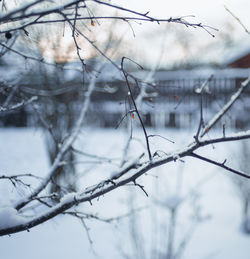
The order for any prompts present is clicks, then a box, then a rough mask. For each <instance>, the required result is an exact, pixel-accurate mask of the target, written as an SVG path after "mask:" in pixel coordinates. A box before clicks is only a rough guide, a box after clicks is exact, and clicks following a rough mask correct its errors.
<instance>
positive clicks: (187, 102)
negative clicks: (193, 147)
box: [0, 0, 250, 259]
mask: <svg viewBox="0 0 250 259" xmlns="http://www.w3.org/2000/svg"><path fill="white" fill-rule="evenodd" d="M112 3H114V4H119V5H122V6H123V7H127V8H131V9H135V10H137V11H139V12H142V13H146V12H147V11H150V15H151V16H155V17H158V18H159V17H162V18H169V17H173V18H175V17H180V16H181V17H184V19H185V20H187V21H188V22H190V23H197V24H199V23H200V22H201V23H202V24H204V25H207V26H208V27H204V28H205V29H206V30H204V29H202V28H199V27H197V28H192V27H186V26H185V25H183V24H174V23H167V24H166V23H162V24H157V23H156V24H154V23H149V22H133V21H132V22H124V21H111V20H107V21H104V20H98V19H94V20H93V21H91V23H90V21H82V22H79V24H78V26H79V28H80V30H81V31H82V32H83V33H84V35H86V36H87V37H88V38H89V39H91V41H92V42H95V44H96V46H97V47H98V48H100V49H101V50H102V51H103V53H104V54H105V55H106V56H108V57H109V58H110V59H111V60H113V62H114V63H115V64H117V65H120V63H121V58H122V57H123V56H126V57H128V58H130V59H132V60H133V61H135V62H136V63H138V64H140V65H141V66H142V67H143V70H142V69H140V68H139V67H138V65H137V64H136V63H134V62H130V61H128V62H126V71H129V72H130V73H131V74H133V75H134V76H136V77H137V78H139V81H138V82H139V85H136V84H135V83H132V84H131V85H132V87H133V88H132V90H133V94H134V96H135V98H136V101H137V104H138V108H139V110H140V112H141V114H142V118H143V121H144V124H145V126H146V127H147V129H148V132H149V134H152V135H154V137H152V138H151V139H150V145H151V148H152V151H153V152H157V153H158V154H161V152H162V153H165V152H171V151H172V150H175V149H176V148H178V147H180V146H182V145H183V144H187V143H188V142H189V141H190V139H193V135H194V134H195V133H196V130H197V127H198V123H199V119H200V114H199V107H200V102H199V98H198V95H197V89H199V88H200V87H201V86H202V84H203V83H204V82H206V80H208V79H209V82H208V85H207V87H206V89H205V94H204V107H203V109H204V120H205V123H206V122H207V121H208V120H209V119H210V118H211V117H212V116H213V114H215V113H216V112H217V111H218V110H219V109H220V108H221V107H222V106H223V105H224V104H225V103H226V102H227V101H228V100H229V99H230V97H231V95H232V94H233V93H234V91H235V90H236V89H237V88H238V87H239V85H240V83H241V82H242V81H243V80H244V79H246V78H247V77H248V76H249V74H250V34H249V32H248V31H247V30H248V29H249V30H250V21H249V19H248V13H249V9H250V3H249V1H246V0H245V1H243V0H242V1H237V2H236V1H233V0H228V1H215V0H211V1H209V2H204V1H194V0H190V1H188V2H184V1H174V2H170V1H160V0H155V1H154V2H152V1H148V0H144V1H130V0H127V1H126V2H123V1H112ZM12 4H13V3H7V5H9V8H10V9H11V8H14V6H15V5H18V4H20V1H15V5H13V6H12ZM48 5H49V4H48ZM89 8H90V10H91V12H92V13H93V14H94V15H95V16H98V15H102V14H103V13H105V15H111V16H112V15H119V12H118V11H116V12H115V13H114V12H113V11H112V10H110V9H109V8H108V7H103V6H102V7H99V8H97V7H96V6H94V5H93V6H92V5H91V3H90V6H89ZM2 10H4V7H3V6H2ZM193 16H195V17H193ZM234 16H235V17H234ZM237 18H238V19H239V20H237ZM71 34H72V32H71V30H70V28H68V27H67V26H65V24H60V25H46V26H44V25H37V26H33V27H30V28H29V30H28V34H27V33H25V32H24V33H13V35H11V37H6V35H1V38H0V41H1V43H4V44H6V45H8V46H11V47H13V49H15V50H16V52H18V53H19V54H18V53H16V52H13V51H6V49H5V48H3V47H2V48H1V57H0V77H1V82H0V86H1V93H0V100H1V106H2V107H3V108H4V107H7V106H9V105H15V104H16V103H18V102H20V100H23V98H24V96H25V98H27V99H28V98H32V96H38V100H39V101H38V102H37V103H32V104H30V105H25V106H22V107H21V108H20V109H13V110H8V111H4V109H2V110H1V113H0V126H1V128H0V143H1V148H0V172H2V173H4V174H11V175H13V174H18V173H32V174H35V175H37V176H38V177H41V178H42V177H44V176H45V172H47V171H48V169H49V166H50V165H51V163H52V162H53V160H54V159H55V156H56V154H57V152H58V149H59V143H62V141H64V140H65V139H66V138H67V136H68V134H69V132H70V131H71V130H72V129H73V127H74V125H75V122H76V121H77V118H78V117H79V111H80V108H81V105H82V103H83V102H84V99H85V97H86V92H87V89H88V88H87V86H88V85H89V84H90V83H93V84H95V88H94V92H93V94H92V96H91V103H90V105H89V107H88V112H87V114H86V118H85V120H84V124H83V126H82V129H81V133H80V136H79V138H78V139H77V141H76V143H75V144H74V148H72V149H71V150H70V152H68V153H67V156H66V157H65V161H66V162H67V163H65V166H62V167H60V169H59V170H58V172H57V174H56V177H55V179H54V182H53V184H51V185H50V186H49V187H48V190H46V191H47V192H48V193H53V192H56V193H58V194H59V195H60V197H62V196H63V195H64V194H65V193H68V192H73V191H78V190H83V189H84V188H85V187H88V186H90V185H93V184H95V183H96V181H97V180H100V181H101V180H103V179H105V178H106V177H109V176H110V175H111V174H112V172H114V171H115V170H116V169H117V168H120V167H121V166H122V165H123V164H124V163H125V162H126V161H129V159H131V158H133V157H134V156H135V155H136V156H137V155H139V154H140V152H141V151H143V150H145V149H146V148H145V143H144V139H143V133H142V130H141V129H140V126H139V121H138V118H137V117H136V114H133V113H129V111H130V110H131V101H130V100H129V98H128V90H127V88H126V85H125V83H124V78H123V75H122V74H121V73H120V72H118V71H117V69H116V68H115V66H114V65H113V64H111V63H110V62H107V60H105V59H104V58H103V56H100V54H99V53H98V52H97V51H96V49H95V48H93V47H91V44H89V42H87V41H86V40H84V39H83V38H81V37H80V36H79V39H78V44H79V46H80V47H81V48H80V50H79V53H80V55H81V57H82V58H83V59H84V61H85V63H86V67H87V69H86V71H85V72H84V73H83V72H82V70H80V69H79V68H81V67H82V64H81V62H80V61H79V59H78V55H77V53H76V49H75V45H74V42H73V41H72V38H71ZM214 36H215V37H214ZM20 53H22V55H20ZM30 57H35V58H36V59H39V60H40V61H42V62H37V60H34V59H32V58H30ZM46 63H52V64H53V66H51V65H48V64H46ZM7 85H8V86H12V87H7ZM142 91H143V93H144V95H143V96H142V94H141V93H142ZM249 94H250V91H249V90H246V91H245V92H244V94H243V95H242V97H241V99H240V100H238V101H237V103H236V104H235V105H234V106H233V109H232V110H231V111H230V112H229V113H228V114H227V115H226V116H224V117H223V118H222V120H221V121H220V123H219V124H218V125H217V126H216V128H215V129H213V131H211V132H210V133H209V134H211V136H221V134H222V132H223V131H226V133H228V132H235V131H238V130H246V129H248V128H249V115H248V114H249V110H250V105H249ZM51 136H53V139H54V140H56V141H55V142H54V141H53V140H52V137H51ZM128 139H132V141H131V143H130V144H129V145H128ZM169 140H170V141H169ZM173 141H174V143H173ZM249 149H250V147H249V141H239V142H237V143H236V142H235V143H231V144H217V145H215V146H213V147H208V148H206V149H205V150H201V153H202V154H203V155H206V156H208V157H211V158H214V159H216V160H219V161H224V160H225V159H227V160H228V163H229V165H230V166H232V167H235V168H237V169H239V170H243V171H246V172H247V171H248V170H249V166H248V159H249V154H250V150H249ZM86 154H87V155H86ZM38 182H39V180H37V179H33V180H30V184H31V186H32V187H31V188H28V187H27V186H23V185H18V186H13V184H12V183H11V182H5V181H2V182H0V203H1V204H2V205H3V206H4V205H5V204H7V200H9V199H10V201H14V200H16V199H19V198H20V197H24V196H25V195H26V194H27V193H29V192H30V191H31V190H32V188H33V186H36V185H37V184H38ZM139 183H140V184H141V185H143V186H144V187H145V190H146V192H147V193H148V197H147V196H146V195H145V193H143V191H141V190H140V189H139V188H135V187H134V186H132V185H131V186H129V185H128V186H125V187H122V188H120V189H117V190H115V191H114V192H112V193H110V194H107V195H105V196H104V197H102V198H100V199H98V200H96V201H94V202H93V205H90V204H83V205H79V207H78V208H79V209H81V211H83V220H79V219H77V218H74V217H71V216H58V217H56V218H54V219H52V220H51V221H49V222H47V223H45V224H42V225H40V226H37V227H35V228H33V229H31V230H30V232H29V233H28V232H27V233H17V234H15V235H11V236H6V237H2V238H1V240H0V251H1V258H3V259H7V258H8V259H16V258H26V259H29V258H34V257H36V258H38V259H39V258H60V259H67V258H69V257H71V258H75V259H78V258H79V259H80V258H87V259H88V258H89V259H92V258H131V259H132V258H133V259H134V258H136V259H162V258H166V259H187V258H193V259H210V258H215V259H234V258H241V259H248V258H249V254H250V246H249V244H250V209H249V201H250V191H249V182H248V181H247V180H245V179H241V178H239V177H234V176H232V175H230V174H229V173H228V172H225V171H223V170H222V169H218V168H215V167H213V166H212V165H207V164H204V163H202V162H200V161H196V160H194V159H192V158H185V160H184V161H182V160H178V161H176V162H174V163H172V164H168V165H164V166H161V167H160V168H157V169H154V170H152V171H150V172H149V173H148V174H147V175H144V176H143V177H141V179H140V180H139ZM78 208H77V209H78ZM39 210H42V208H38V209H35V210H34V212H37V211H39Z"/></svg>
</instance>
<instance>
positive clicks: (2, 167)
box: [0, 129, 250, 259]
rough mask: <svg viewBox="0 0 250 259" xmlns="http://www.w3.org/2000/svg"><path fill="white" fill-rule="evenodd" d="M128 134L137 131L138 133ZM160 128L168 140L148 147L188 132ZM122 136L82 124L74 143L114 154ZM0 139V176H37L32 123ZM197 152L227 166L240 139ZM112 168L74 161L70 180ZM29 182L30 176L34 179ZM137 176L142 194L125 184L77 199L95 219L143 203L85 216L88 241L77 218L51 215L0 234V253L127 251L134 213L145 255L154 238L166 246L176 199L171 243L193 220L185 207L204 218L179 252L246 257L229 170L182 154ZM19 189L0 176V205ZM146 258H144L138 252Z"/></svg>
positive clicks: (247, 243)
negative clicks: (87, 199)
mask: <svg viewBox="0 0 250 259" xmlns="http://www.w3.org/2000/svg"><path fill="white" fill-rule="evenodd" d="M149 131H150V130H149ZM149 133H151V132H149ZM152 133H155V132H152ZM136 134H138V135H139V136H140V135H141V136H142V137H143V135H142V134H139V132H136ZM160 134H161V135H162V136H164V137H166V138H169V139H172V140H175V141H176V143H175V144H171V143H169V142H167V141H166V140H163V139H162V138H157V137H155V138H152V139H151V146H152V149H153V151H156V150H159V149H160V150H164V151H169V150H170V149H173V148H175V147H176V146H178V145H179V144H182V143H183V142H188V140H189V139H191V138H192V135H193V133H192V132H188V131H173V130H171V131H170V130H161V131H160ZM126 138H127V136H126V133H125V131H122V130H98V129H86V130H85V131H83V133H82V136H81V139H80V140H79V142H78V143H77V146H78V148H82V149H84V150H85V151H88V152H90V153H97V154H98V155H101V156H111V157H118V156H119V155H120V154H121V152H122V148H121V147H122V146H123V145H124V143H125V142H126ZM0 143H1V148H0V175H2V174H5V175H8V174H12V175H14V174H18V173H33V174H36V175H38V176H41V177H42V176H43V175H44V173H45V172H46V171H47V169H48V166H49V165H48V158H47V154H46V150H45V146H44V141H43V135H42V132H41V131H40V130H35V129H1V130H0ZM138 143H139V142H138ZM136 145H137V146H136V148H135V149H134V150H133V151H132V153H133V152H135V154H136V153H137V152H138V154H139V152H140V151H139V149H140V148H141V147H140V144H136ZM200 153H202V154H206V155H208V156H209V157H213V158H215V159H217V160H220V161H223V160H224V159H225V158H228V160H231V161H232V165H234V166H236V167H237V166H238V165H237V159H236V158H237V157H239V154H240V145H239V144H237V143H232V144H226V145H217V146H215V147H214V148H213V147H208V148H206V149H204V150H201V151H200ZM85 162H86V161H85ZM114 170H115V166H111V165H101V164H100V165H99V166H98V167H97V168H94V170H93V169H92V165H91V164H86V163H82V164H81V163H80V164H79V165H78V171H79V175H80V176H82V177H80V180H79V183H78V187H79V188H84V187H85V186H88V185H91V184H92V183H95V182H96V179H103V178H105V177H106V176H107V175H110V173H112V172H113V171H114ZM90 172H91V173H90ZM33 181H34V183H35V180H33ZM139 183H140V184H143V185H144V186H145V190H146V191H147V193H148V194H149V197H146V195H145V194H144V193H143V192H142V191H141V190H140V189H139V188H135V187H134V186H128V187H122V188H120V189H118V190H116V191H114V192H113V193H110V194H107V195H105V196H104V197H102V198H100V199H99V200H96V201H94V202H93V205H92V206H91V205H90V204H84V205H82V210H83V211H86V212H92V213H95V214H97V215H98V216H100V217H102V218H110V217H113V216H118V215H124V214H126V213H127V211H129V210H130V209H132V208H143V210H142V211H141V212H136V213H135V214H134V216H133V217H125V218H122V219H120V220H119V221H114V222H113V223H112V224H108V223H104V222H99V221H97V220H93V219H92V220H86V222H85V223H86V225H87V227H88V228H89V229H90V230H89V234H90V238H91V239H92V240H93V244H92V245H90V242H89V240H88V237H87V235H86V231H85V228H84V227H83V226H82V224H81V223H80V222H79V221H78V220H77V219H75V218H71V217H69V216H67V217H66V216H64V217H62V216H59V217H57V218H54V219H52V220H51V221H49V222H47V223H44V224H42V225H40V226H37V227H35V228H32V229H31V230H30V232H22V233H17V234H14V235H11V236H5V237H1V238H0V258H1V259H19V258H25V259H33V258H36V259H45V258H46V259H52V258H60V259H68V258H74V259H80V258H81V259H82V258H84V259H92V258H104V259H106V258H117V259H119V258H124V257H123V253H126V254H129V255H132V254H134V255H135V254H136V251H135V250H134V248H133V247H135V246H133V244H131V242H129V237H130V236H131V235H130V234H129V233H131V231H130V230H131V225H129V222H130V223H131V218H133V219H134V224H135V221H136V226H137V229H138V228H139V231H140V232H142V233H143V240H142V242H141V244H140V246H141V248H140V249H145V254H146V255H148V254H149V252H151V251H150V247H153V243H157V245H156V247H157V248H158V249H159V250H160V251H162V252H164V251H166V247H167V241H166V240H167V233H168V229H169V220H170V209H173V208H174V207H175V206H178V215H177V219H176V238H175V241H174V247H175V248H176V247H177V246H178V243H179V242H180V240H181V239H182V237H183V235H184V233H186V231H187V230H188V229H189V226H190V224H191V223H192V222H193V221H194V217H193V216H192V215H193V213H194V209H193V208H195V209H196V211H197V210H199V211H200V214H201V216H202V217H203V218H204V220H203V221H202V222H199V223H197V224H195V226H194V229H193V232H192V234H191V238H189V242H188V243H187V247H186V249H185V251H184V254H183V257H182V258H183V259H189V258H192V259H203V258H204V259H205V258H215V259H235V258H240V259H249V258H250V236H247V235H245V234H243V233H242V231H241V229H240V224H241V217H242V215H241V209H242V208H241V201H240V197H239V196H238V193H237V189H236V187H235V185H234V184H233V181H232V178H231V177H230V176H229V173H227V172H225V171H222V170H220V169H218V168H216V167H214V166H211V165H208V164H205V163H204V162H200V161H198V160H194V159H192V158H186V159H185V162H184V163H183V162H181V161H177V162H175V163H172V164H168V165H165V166H162V167H161V168H157V169H155V170H154V171H152V172H150V173H149V174H147V175H146V176H143V177H142V178H141V179H140V180H139ZM27 191H28V190H26V189H22V188H21V189H19V191H18V193H16V191H15V188H14V187H13V186H12V185H11V183H8V181H7V180H1V182H0V203H1V206H3V205H6V204H8V201H9V199H11V200H14V199H16V198H17V197H18V196H22V195H23V193H24V192H27ZM131 203H132V204H131ZM0 225H1V222H0ZM133 258H136V256H134V257H133ZM146 258H150V257H149V256H145V259H146Z"/></svg>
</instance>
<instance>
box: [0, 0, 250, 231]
mask: <svg viewBox="0 0 250 259" xmlns="http://www.w3.org/2000/svg"><path fill="white" fill-rule="evenodd" d="M1 4H2V9H3V10H4V12H3V14H2V15H1V17H0V23H1V26H2V29H1V32H0V34H1V42H0V46H1V47H2V52H1V53H2V56H3V57H4V56H5V55H7V54H8V53H13V54H15V55H17V56H19V57H21V58H23V62H24V63H25V62H26V61H27V60H30V61H32V62H38V63H42V64H44V65H46V66H51V67H55V66H57V64H55V63H54V62H52V61H51V60H49V59H45V58H44V57H41V56H39V55H35V54H34V55H33V53H32V54H30V53H27V52H25V51H22V48H20V47H18V46H20V45H18V44H19V40H18V38H19V36H20V35H21V34H25V35H26V36H27V37H31V32H29V30H30V28H33V27H36V26H45V28H46V26H49V25H51V24H52V25H55V24H65V26H67V29H69V30H70V31H71V40H72V42H73V43H74V47H75V53H76V55H77V57H78V59H79V61H80V64H81V66H80V67H79V68H77V69H78V71H80V72H81V74H82V76H83V78H82V79H83V81H82V86H83V87H84V95H83V100H82V102H81V107H80V108H79V111H78V115H77V118H76V119H75V120H73V124H72V125H70V127H66V131H65V134H64V137H63V138H61V137H60V140H59V142H56V143H57V149H56V151H55V153H56V154H55V155H53V157H54V158H53V161H52V163H51V166H50V168H49V170H48V172H46V173H45V174H44V178H43V179H42V180H40V181H39V184H38V185H36V186H33V188H32V189H31V191H30V192H29V193H28V194H27V195H26V196H25V197H23V198H20V199H19V200H17V201H15V202H14V203H12V205H11V207H7V208H6V207H5V208H2V209H1V211H0V218H1V222H2V224H1V228H0V235H1V236H3V235H9V234H13V233H17V232H20V231H27V230H29V229H30V228H32V227H34V226H37V225H39V224H41V223H43V222H46V221H48V220H50V219H51V218H53V217H55V216H57V215H59V214H70V215H73V216H76V217H81V215H82V214H80V212H78V213H77V212H76V211H72V210H71V209H72V208H75V209H77V205H79V204H80V203H86V202H89V203H91V202H92V200H94V199H96V198H99V197H101V196H103V195H105V194H107V193H109V192H112V191H113V190H115V189H117V188H119V187H121V186H126V185H128V184H133V185H134V186H135V187H138V188H139V189H141V190H142V191H143V192H144V193H145V194H147V191H146V190H145V188H144V187H143V185H141V184H140V183H138V181H137V179H138V178H139V177H140V176H142V175H144V174H146V173H147V172H149V171H151V170H152V169H153V168H156V167H159V166H161V165H163V164H167V163H171V162H174V161H176V160H179V159H183V158H184V157H192V158H194V159H199V160H202V161H204V162H207V163H209V164H212V165H216V166H218V167H220V168H223V169H225V171H226V172H231V173H234V174H236V175H238V176H239V177H244V178H246V180H248V179H249V178H250V177H249V175H248V174H246V173H244V172H241V171H238V170H235V169H233V168H231V167H229V166H228V165H227V163H226V160H225V161H222V162H221V161H216V160H213V159H210V158H209V157H204V156H202V155H200V154H199V153H198V150H199V149H200V148H201V147H206V146H209V145H213V144H216V143H224V144H226V143H227V142H231V141H239V140H243V139H248V138H250V130H248V131H244V132H238V133H236V134H225V131H222V135H221V137H212V136H209V137H207V135H208V132H211V130H212V128H213V127H214V125H215V124H216V123H217V122H218V121H219V120H220V119H221V117H222V116H224V115H225V114H226V113H227V111H228V110H229V109H232V106H233V104H234V103H235V102H236V101H237V99H238V98H239V97H240V95H241V93H242V92H243V91H244V90H245V89H246V87H247V86H248V85H249V82H250V77H249V78H248V79H246V80H245V81H244V82H242V83H241V86H240V87H239V89H238V90H237V91H236V92H235V93H234V94H233V95H232V97H231V99H230V100H229V101H228V102H227V103H226V104H225V105H224V107H222V109H220V110H219V111H218V112H217V113H216V114H215V115H214V116H213V117H212V118H211V120H210V121H209V122H208V123H206V124H205V122H204V119H203V105H202V95H203V89H204V86H201V88H199V91H198V93H199V95H200V111H199V112H200V122H199V125H197V130H196V131H195V132H194V138H193V139H190V142H189V144H187V145H184V146H183V147H182V148H178V149H177V150H175V151H174V152H170V153H168V150H162V151H157V150H154V148H153V147H152V146H151V144H150V139H151V137H152V135H151V134H149V133H148V129H147V128H146V127H145V124H144V122H143V118H142V114H141V111H140V109H139V108H138V105H137V103H136V97H137V95H136V91H135V89H138V88H139V89H140V88H141V87H142V86H141V84H142V83H143V80H141V79H138V78H136V77H135V76H134V75H133V74H131V73H129V72H128V70H127V69H126V65H127V64H130V63H133V64H134V65H135V66H138V67H139V68H141V66H140V65H138V64H136V63H135V62H134V61H132V60H131V58H130V57H123V58H122V59H121V61H120V62H119V63H117V62H115V61H114V60H113V59H112V58H111V56H110V52H109V51H106V50H105V48H103V45H98V44H97V43H96V42H95V41H93V40H92V37H91V33H90V35H89V34H87V33H85V31H84V30H82V29H81V28H82V27H80V25H79V23H81V22H85V23H87V24H85V26H92V27H93V26H96V25H97V24H98V22H100V21H107V20H119V21H120V22H121V23H125V24H128V25H129V26H132V22H142V23H143V24H145V23H158V24H162V23H176V24H182V25H184V26H186V27H195V28H200V29H204V30H205V31H206V32H208V33H209V34H210V35H212V36H214V35H213V34H212V33H211V31H212V28H211V27H209V26H206V25H203V24H202V23H191V22H189V21H188V19H189V17H178V18H172V17H170V18H166V19H158V18H155V17H153V16H151V15H150V13H149V11H146V12H145V13H140V12H137V11H135V10H131V9H127V8H123V7H121V6H118V5H114V4H112V3H111V2H110V1H99V0H91V1H82V0H81V1H80V0H71V1H60V3H59V2H58V1H49V2H48V1H46V0H35V1H27V2H25V3H23V2H22V4H20V5H16V6H14V7H11V6H8V4H9V3H7V2H6V1H4V0H3V1H2V3H1ZM96 6H98V7H99V8H102V14H101V15H95V14H94V12H93V11H92V10H93V8H94V7H96ZM109 10H115V11H117V13H116V14H115V15H110V13H109ZM106 13H107V15H106ZM132 28H133V27H132ZM79 39H81V40H84V42H86V44H88V45H89V47H91V48H93V49H94V50H95V52H96V53H98V55H99V56H100V57H101V58H102V59H103V60H104V61H100V62H99V63H98V64H97V66H96V67H95V71H92V72H91V71H90V70H89V67H88V62H86V60H85V58H84V56H83V52H82V49H81V43H80V40H79ZM101 62H109V63H110V64H111V65H112V66H113V68H115V69H116V71H117V73H120V75H121V76H122V78H123V82H124V85H125V86H126V89H127V90H126V92H127V94H126V96H124V99H127V100H128V101H129V104H130V106H129V110H128V111H127V113H126V115H125V117H129V116H128V115H132V114H133V115H134V116H135V117H136V119H138V124H139V126H140V127H141V129H142V135H143V139H144V144H145V149H144V151H142V152H138V153H134V154H133V157H132V158H128V159H126V161H125V163H120V164H119V165H121V164H122V167H120V166H118V167H117V169H116V171H115V172H112V173H111V174H110V176H109V177H107V178H105V179H103V180H100V181H99V180H98V181H97V182H96V183H95V184H94V185H91V186H89V187H86V188H82V187H79V189H78V190H77V191H76V192H71V193H69V194H66V195H64V196H63V197H62V198H61V197H60V196H58V193H47V187H48V186H49V185H50V184H53V179H54V177H55V176H56V174H57V173H58V170H59V169H60V168H61V167H62V166H63V167H64V166H66V165H68V164H69V163H70V159H68V156H70V151H71V150H72V149H74V148H75V145H76V143H77V140H78V138H79V136H80V133H81V129H82V126H83V124H84V122H85V119H86V114H87V111H88V108H89V105H90V103H91V96H92V93H93V91H94V89H95V86H96V84H95V83H96V80H97V78H98V77H97V75H98V73H99V72H100V69H101V65H102V63H101ZM61 69H62V71H65V70H67V69H70V68H68V67H67V66H65V67H61ZM86 74H87V75H88V76H85V75H86ZM85 79H86V82H85V81H84V80H85ZM15 88H16V89H18V98H19V99H18V100H15V99H13V98H12V97H11V95H12V91H14V90H13V89H15ZM1 89H3V91H5V92H6V100H5V104H4V105H2V107H1V111H3V110H10V109H13V108H19V107H21V106H23V105H26V104H28V103H31V102H32V103H33V104H34V105H35V110H36V112H37V113H38V114H37V116H38V117H39V120H40V121H41V123H43V124H44V125H45V128H46V129H47V130H48V132H49V133H50V134H51V137H52V139H54V140H55V137H54V134H53V131H52V130H51V127H50V125H49V123H48V120H47V118H44V117H43V116H40V115H39V112H40V111H41V110H40V109H39V107H38V106H37V105H38V103H39V101H38V100H37V95H36V93H33V94H29V95H27V94H25V93H23V92H22V91H21V87H19V85H18V82H16V83H15V84H14V85H11V84H10V82H9V81H7V82H3V83H2V85H1ZM6 89H7V90H6ZM48 90H49V91H50V93H51V91H52V90H51V89H48ZM59 90H62V89H61V88H60V89H57V91H59ZM8 99H11V100H12V102H10V101H9V100H8ZM34 102H36V103H34ZM78 151H79V153H81V154H82V155H85V156H86V155H87V156H88V157H92V158H93V157H95V158H97V157H98V156H97V155H96V154H86V152H84V150H78ZM98 158H100V157H98ZM102 159H103V160H104V161H105V162H106V163H110V162H111V161H112V159H111V158H102ZM65 170H66V171H67V170H68V169H67V167H65ZM96 170H98V168H97V169H96ZM21 177H23V175H22V174H21V172H20V174H19V175H16V174H15V175H12V176H11V175H8V176H6V175H2V176H0V179H1V180H3V179H4V180H6V179H8V180H9V181H11V182H12V183H13V184H15V183H16V182H22V178H21ZM26 177H35V176H34V175H29V174H27V175H26ZM24 184H25V183H24ZM55 199H58V200H59V201H58V203H55V202H54V200H55ZM31 205H33V206H31ZM34 206H35V207H39V206H42V207H43V210H40V212H37V213H35V214H34V213H32V212H33V211H34ZM41 211H42V212H41ZM30 215H32V216H30ZM6 218H8V219H12V220H11V222H10V221H8V224H4V222H5V221H4V220H6Z"/></svg>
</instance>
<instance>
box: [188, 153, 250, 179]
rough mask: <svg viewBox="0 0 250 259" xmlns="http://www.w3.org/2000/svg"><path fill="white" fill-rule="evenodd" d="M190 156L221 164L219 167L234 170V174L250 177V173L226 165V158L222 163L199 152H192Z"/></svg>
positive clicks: (217, 164)
mask: <svg viewBox="0 0 250 259" xmlns="http://www.w3.org/2000/svg"><path fill="white" fill-rule="evenodd" d="M190 156H192V157H195V158H198V159H200V160H203V161H205V162H208V163H210V164H213V165H216V166H219V167H221V168H223V169H225V170H227V171H229V172H232V173H234V174H237V175H240V176H242V177H244V178H247V179H250V175H248V174H245V173H242V172H240V171H238V170H235V169H233V168H231V167H228V166H226V165H225V163H226V160H224V162H222V163H219V162H216V161H214V160H212V159H209V158H207V157H204V156H200V155H198V154H196V153H191V154H190Z"/></svg>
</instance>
